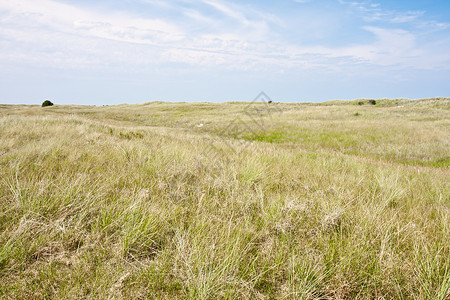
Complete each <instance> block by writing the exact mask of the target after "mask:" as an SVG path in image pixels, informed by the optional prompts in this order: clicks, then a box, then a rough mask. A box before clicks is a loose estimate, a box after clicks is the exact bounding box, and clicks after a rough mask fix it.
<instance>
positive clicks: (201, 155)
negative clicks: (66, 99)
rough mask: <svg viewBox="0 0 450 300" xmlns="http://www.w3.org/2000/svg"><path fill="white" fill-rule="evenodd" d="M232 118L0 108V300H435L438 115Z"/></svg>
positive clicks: (302, 108)
mask: <svg viewBox="0 0 450 300" xmlns="http://www.w3.org/2000/svg"><path fill="white" fill-rule="evenodd" d="M360 101H363V104H364V105H359V102H360ZM372 104H373V105H372ZM248 105H249V103H244V102H239V103H232V102H231V103H223V104H218V103H164V102H152V103H145V104H139V105H118V106H104V107H92V106H64V105H57V106H55V107H54V108H53V109H50V110H47V109H45V110H43V109H37V108H36V106H14V105H0V132H1V133H2V134H1V135H0V298H2V299H3V298H4V299H87V298H93V299H99V298H100V299H116V298H117V299H146V298H148V299H376V298H377V299H378V298H380V299H381V298H385V299H442V300H443V299H449V298H450V227H449V224H450V190H449V186H450V181H449V180H450V179H449V178H450V173H449V172H450V171H449V167H450V155H449V149H450V144H449V141H450V99H448V98H442V99H424V100H405V99H397V100H389V99H382V100H376V103H370V102H369V101H368V100H367V99H363V100H354V101H331V102H326V103H319V104H313V103H307V104H302V103H293V104H283V103H271V104H270V105H265V104H253V105H252V106H250V107H249V106H248ZM268 109H269V110H268Z"/></svg>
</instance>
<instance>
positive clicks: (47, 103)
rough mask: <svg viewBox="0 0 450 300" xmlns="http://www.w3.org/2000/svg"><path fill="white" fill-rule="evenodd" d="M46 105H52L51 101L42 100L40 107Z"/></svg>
mask: <svg viewBox="0 0 450 300" xmlns="http://www.w3.org/2000/svg"><path fill="white" fill-rule="evenodd" d="M46 106H53V103H52V101H50V100H45V101H44V102H42V107H46Z"/></svg>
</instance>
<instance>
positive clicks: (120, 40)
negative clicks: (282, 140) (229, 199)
mask: <svg viewBox="0 0 450 300" xmlns="http://www.w3.org/2000/svg"><path fill="white" fill-rule="evenodd" d="M0 91H1V94H0V103H28V104H32V103H35V104H40V103H42V101H43V100H45V99H50V100H52V101H53V102H55V103H59V104H69V103H74V104H97V105H101V104H118V103H140V102H147V101H157V100H162V101H236V100H242V101H251V100H253V98H254V97H255V96H257V95H258V94H259V92H261V91H265V92H266V93H267V94H268V95H269V96H270V97H271V98H273V100H274V101H286V102H294V101H314V102H316V101H324V100H331V99H356V98H385V97H386V98H398V97H406V98H413V99H415V98H423V97H437V96H450V1H448V0H434V1H431V0H397V1H387V0H373V1H372V0H364V1H358V0H355V1H352V0H348V1H347V0H277V1H268V0H259V1H257V0H242V1H237V0H166V1H164V0H120V1H119V0H89V1H88V0H14V1H6V0H0Z"/></svg>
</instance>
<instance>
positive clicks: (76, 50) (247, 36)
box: [0, 0, 450, 70]
mask: <svg viewBox="0 0 450 300" xmlns="http://www.w3.org/2000/svg"><path fill="white" fill-rule="evenodd" d="M141 1H143V2H146V3H149V4H150V5H157V6H163V7H164V9H177V8H179V7H178V6H177V5H176V4H173V3H172V4H170V5H169V4H167V3H166V4H164V3H165V2H161V1H159V0H141ZM184 1H190V0H184ZM201 1H202V3H203V4H204V5H207V6H209V7H211V8H213V9H214V10H217V11H218V12H220V13H221V14H223V15H224V16H225V19H226V18H231V19H233V20H236V21H238V24H234V25H233V26H226V25H228V24H230V23H229V22H227V21H226V20H225V21H224V20H222V19H218V20H216V19H212V18H211V17H209V16H206V15H205V14H204V13H203V12H202V11H200V9H199V8H198V6H192V7H185V6H183V7H181V8H180V11H181V14H182V15H183V16H184V17H187V18H188V20H189V22H192V24H197V25H198V24H201V26H199V27H201V28H204V30H202V31H196V30H192V28H191V27H195V26H192V25H191V27H190V26H183V22H185V21H186V20H184V21H180V20H173V19H168V18H166V19H163V18H143V17H137V16H136V15H133V14H131V13H128V14H127V13H102V12H99V11H94V10H88V9H86V8H85V9H82V8H79V7H76V6H73V5H68V4H62V3H59V2H56V1H52V0H41V1H32V0H16V1H15V2H14V3H10V2H0V14H1V16H2V17H1V18H0V41H1V43H2V44H1V46H2V47H1V48H0V49H1V50H0V61H3V62H12V63H22V64H37V65H45V66H56V67H61V68H96V67H102V68H104V67H111V66H118V67H123V68H129V67H130V66H133V67H137V68H139V67H140V66H143V65H161V64H164V63H171V62H175V63H183V64H187V65H192V66H202V67H217V66H220V67H221V68H230V69H240V70H249V69H252V70H258V69H264V68H270V67H276V68H278V69H279V68H301V69H309V68H324V69H333V68H335V67H336V65H339V64H342V63H345V64H347V65H352V64H354V65H358V64H361V63H366V64H373V65H378V66H396V67H413V68H433V67H441V66H444V67H445V66H446V65H449V64H448V62H450V57H449V55H448V54H446V51H445V49H448V46H449V44H450V42H446V43H445V44H444V47H441V48H440V49H443V50H442V51H438V52H436V50H435V49H432V48H430V47H428V48H427V47H424V46H423V45H420V44H419V43H418V42H417V40H416V35H415V34H413V33H411V32H409V31H406V30H400V29H388V28H383V27H380V26H367V27H364V29H365V30H366V31H368V32H370V33H371V34H372V35H373V37H374V40H373V41H372V42H370V43H366V44H355V45H349V46H341V47H324V46H321V45H316V46H305V45H298V44H291V43H289V42H287V41H285V40H283V39H282V38H278V39H277V40H276V41H272V40H270V39H268V36H273V35H276V32H274V29H273V28H274V27H273V26H274V24H277V25H279V24H280V23H281V22H280V21H279V20H278V18H277V17H276V16H273V15H271V14H268V13H265V12H261V11H258V10H255V9H252V8H249V7H242V6H239V5H237V4H230V3H229V2H226V1H218V0H201ZM345 3H347V2H345ZM197 4H198V2H197ZM351 5H354V6H358V5H362V4H361V3H359V2H352V3H351ZM370 7H372V8H373V9H378V5H375V4H372V6H370ZM412 15H413V14H412ZM252 16H257V18H256V21H255V18H253V17H252ZM398 21H400V19H399V20H398ZM205 24H206V25H207V26H205ZM269 24H271V25H272V26H269Z"/></svg>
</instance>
